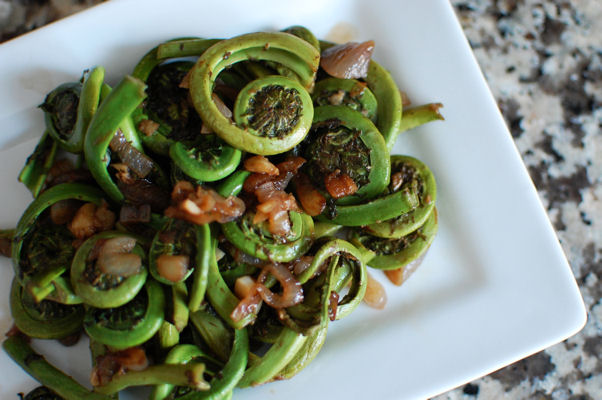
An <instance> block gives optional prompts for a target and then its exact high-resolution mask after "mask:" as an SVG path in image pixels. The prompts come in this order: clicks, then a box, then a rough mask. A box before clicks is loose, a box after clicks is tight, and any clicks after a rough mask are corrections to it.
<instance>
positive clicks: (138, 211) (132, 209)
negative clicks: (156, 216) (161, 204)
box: [119, 204, 151, 224]
mask: <svg viewBox="0 0 602 400" xmlns="http://www.w3.org/2000/svg"><path fill="white" fill-rule="evenodd" d="M150 219H151V206H150V204H141V205H140V206H135V205H134V204H124V205H122V206H121V210H120V211H119V222H121V223H123V224H135V223H140V222H150Z"/></svg>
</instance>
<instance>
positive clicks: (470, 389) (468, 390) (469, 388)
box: [462, 383, 479, 396]
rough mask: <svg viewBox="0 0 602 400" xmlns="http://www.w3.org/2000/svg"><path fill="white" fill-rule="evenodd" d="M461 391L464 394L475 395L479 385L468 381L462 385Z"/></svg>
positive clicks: (477, 392)
mask: <svg viewBox="0 0 602 400" xmlns="http://www.w3.org/2000/svg"><path fill="white" fill-rule="evenodd" d="M462 392H464V394H467V395H469V396H476V395H478V394H479V386H478V385H473V384H472V383H468V384H466V385H464V387H463V388H462Z"/></svg>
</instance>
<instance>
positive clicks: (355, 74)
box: [320, 40, 374, 79]
mask: <svg viewBox="0 0 602 400" xmlns="http://www.w3.org/2000/svg"><path fill="white" fill-rule="evenodd" d="M373 51H374V41H373V40H368V41H367V42H363V43H357V42H349V43H345V44H339V45H336V46H332V47H329V48H328V49H326V50H324V51H323V52H322V57H321V58H320V66H321V67H322V69H323V70H324V71H326V73H327V74H328V75H330V76H334V77H335V78H342V79H360V78H365V77H366V76H368V65H369V64H370V59H371V58H372V52H373Z"/></svg>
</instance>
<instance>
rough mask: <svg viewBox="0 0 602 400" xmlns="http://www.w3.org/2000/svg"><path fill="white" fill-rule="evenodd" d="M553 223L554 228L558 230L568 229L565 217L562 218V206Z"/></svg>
mask: <svg viewBox="0 0 602 400" xmlns="http://www.w3.org/2000/svg"><path fill="white" fill-rule="evenodd" d="M552 224H553V225H554V229H556V231H558V232H560V231H565V230H566V224H565V223H564V219H563V218H562V208H559V209H558V212H557V213H556V218H554V220H553V221H552Z"/></svg>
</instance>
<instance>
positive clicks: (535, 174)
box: [529, 160, 591, 209]
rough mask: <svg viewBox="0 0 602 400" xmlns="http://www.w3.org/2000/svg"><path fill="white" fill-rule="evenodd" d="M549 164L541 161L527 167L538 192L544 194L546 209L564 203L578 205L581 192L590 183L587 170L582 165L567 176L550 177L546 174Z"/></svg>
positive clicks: (580, 200) (580, 199)
mask: <svg viewBox="0 0 602 400" xmlns="http://www.w3.org/2000/svg"><path fill="white" fill-rule="evenodd" d="M548 166H549V163H548V162H546V161H544V160H542V161H540V163H539V165H532V166H530V167H529V173H530V175H531V179H533V182H534V183H535V186H537V188H538V189H539V190H542V191H544V192H545V193H546V196H545V197H547V199H548V202H549V204H548V209H552V208H554V207H557V206H559V205H561V204H563V203H566V202H569V201H570V202H573V203H575V204H579V203H581V202H582V201H583V198H582V195H581V190H582V189H585V188H587V187H589V186H590V185H591V182H590V181H589V178H588V176H587V169H586V168H585V167H584V166H582V165H577V166H576V169H577V170H576V171H575V172H574V173H573V174H571V175H568V176H559V177H552V176H550V175H549V173H548Z"/></svg>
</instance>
